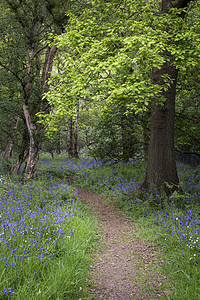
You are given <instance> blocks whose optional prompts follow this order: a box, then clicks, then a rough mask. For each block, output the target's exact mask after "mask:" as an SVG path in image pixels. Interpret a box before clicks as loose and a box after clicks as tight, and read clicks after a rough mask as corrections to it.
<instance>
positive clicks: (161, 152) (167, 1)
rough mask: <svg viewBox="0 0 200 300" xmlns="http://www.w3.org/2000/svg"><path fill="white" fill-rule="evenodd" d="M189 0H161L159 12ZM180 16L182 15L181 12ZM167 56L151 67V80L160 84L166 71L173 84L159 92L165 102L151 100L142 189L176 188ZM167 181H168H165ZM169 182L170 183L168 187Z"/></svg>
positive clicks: (173, 87) (170, 67)
mask: <svg viewBox="0 0 200 300" xmlns="http://www.w3.org/2000/svg"><path fill="white" fill-rule="evenodd" d="M191 1H192V0H176V1H172V0H163V1H162V9H161V13H170V9H171V8H172V7H174V8H185V7H186V6H187V5H188V4H189V3H190V2H191ZM181 17H182V18H183V17H184V15H183V14H182V15H181ZM162 54H165V55H166V56H167V58H168V61H166V62H165V63H164V64H163V65H162V67H161V69H157V68H154V69H153V70H152V78H153V83H154V84H160V85H163V84H164V82H163V79H162V76H163V75H169V76H170V78H171V80H172V84H171V86H170V88H169V89H168V90H167V91H165V90H164V89H163V90H162V94H161V96H164V97H165V99H166V100H165V102H164V105H163V106H161V105H156V104H155V101H153V103H152V119H151V134H150V142H149V147H148V158H147V168H146V175H145V180H144V182H143V184H142V186H141V189H149V188H150V187H151V186H156V187H161V186H162V187H163V188H164V190H165V192H166V193H167V194H170V193H172V192H173V191H174V190H175V189H177V188H178V187H177V186H178V184H179V179H178V175H177V170H176V160H175V151H174V119H175V95H176V82H177V76H178V70H177V69H176V68H175V66H174V64H173V62H174V57H173V56H172V55H171V53H169V52H167V51H165V53H161V55H162ZM166 183H167V184H166ZM170 186H171V187H170Z"/></svg>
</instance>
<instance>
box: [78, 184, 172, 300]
mask: <svg viewBox="0 0 200 300" xmlns="http://www.w3.org/2000/svg"><path fill="white" fill-rule="evenodd" d="M77 193H78V196H79V197H80V198H81V199H82V201H83V203H84V204H85V205H87V206H89V207H90V209H91V211H92V212H93V213H94V215H95V217H96V218H97V220H98V221H99V226H98V230H99V232H100V233H101V234H102V239H101V241H100V247H99V251H98V253H96V254H95V262H94V266H91V268H92V276H91V280H90V282H89V284H88V289H89V294H92V296H91V297H89V296H88V297H89V298H88V299H93V300H99V299H105V300H107V299H109V300H111V299H113V300H119V299H121V300H130V299H134V300H142V299H145V300H150V299H167V288H166V284H165V283H166V281H167V280H166V277H164V276H162V275H161V274H160V273H159V266H160V265H161V264H162V263H163V260H162V257H161V255H159V253H158V250H157V249H155V247H154V246H153V244H152V243H147V242H144V241H142V240H140V239H139V238H138V236H137V235H138V233H137V231H136V229H135V228H134V224H133V223H132V222H131V221H130V220H128V219H127V218H126V217H125V216H124V215H122V213H120V211H119V210H118V209H117V208H116V207H115V205H114V203H113V201H112V200H111V199H108V198H106V197H103V196H99V195H96V194H94V193H91V192H89V191H85V190H83V189H81V188H77Z"/></svg>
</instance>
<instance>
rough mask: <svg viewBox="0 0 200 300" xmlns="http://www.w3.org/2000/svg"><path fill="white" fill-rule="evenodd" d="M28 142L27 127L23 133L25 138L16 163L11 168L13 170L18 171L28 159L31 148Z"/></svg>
mask: <svg viewBox="0 0 200 300" xmlns="http://www.w3.org/2000/svg"><path fill="white" fill-rule="evenodd" d="M28 144H29V138H28V133H27V129H25V130H24V134H23V140H22V144H21V149H20V153H19V156H18V159H17V161H16V163H15V164H14V165H13V166H12V168H11V172H13V173H18V172H19V169H20V167H21V165H22V164H23V162H24V161H25V160H26V159H27V157H28V150H29V147H28Z"/></svg>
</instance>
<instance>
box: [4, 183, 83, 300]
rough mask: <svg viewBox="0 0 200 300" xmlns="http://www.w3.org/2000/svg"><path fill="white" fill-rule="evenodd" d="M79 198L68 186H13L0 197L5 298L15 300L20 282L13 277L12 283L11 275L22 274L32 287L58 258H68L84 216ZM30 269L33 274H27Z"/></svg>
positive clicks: (22, 277)
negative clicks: (76, 223)
mask: <svg viewBox="0 0 200 300" xmlns="http://www.w3.org/2000/svg"><path fill="white" fill-rule="evenodd" d="M76 198H77V196H76V193H75V192H73V191H72V190H71V189H70V187H69V186H66V185H57V186H51V185H47V186H43V187H42V188H38V187H37V186H34V185H33V186H23V185H18V186H14V185H13V186H12V188H11V187H10V190H9V191H8V192H7V193H4V194H0V212H1V215H0V250H1V251H0V274H1V282H0V293H1V294H2V297H1V296H0V298H1V299H4V298H3V295H11V296H12V298H9V299H15V286H16V283H15V280H13V277H12V278H11V281H9V278H10V277H9V276H10V274H16V276H19V274H20V276H21V280H22V281H24V280H25V281H26V282H27V285H29V282H32V281H34V280H35V278H36V277H37V275H38V274H39V273H40V269H42V268H44V266H47V265H49V264H50V263H51V261H52V260H53V259H56V257H58V255H68V253H67V252H66V249H65V244H66V242H67V240H68V239H69V238H70V237H72V236H73V235H74V228H73V220H74V217H75V215H76V216H77V215H78V214H80V212H79V209H80V207H79V205H78V202H77V200H76ZM66 223H67V224H68V225H67V226H66ZM34 266H37V268H35V269H34V270H32V268H34ZM27 268H28V269H30V270H32V271H30V272H29V273H27V272H26V269H27ZM24 273H25V274H24ZM23 274H24V275H23ZM27 276H29V278H27ZM16 280H17V279H16ZM13 281H14V283H13ZM19 281H20V280H19Z"/></svg>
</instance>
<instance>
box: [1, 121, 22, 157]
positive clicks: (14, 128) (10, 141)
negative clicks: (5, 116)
mask: <svg viewBox="0 0 200 300" xmlns="http://www.w3.org/2000/svg"><path fill="white" fill-rule="evenodd" d="M18 122H19V116H15V118H14V120H13V123H12V127H11V135H10V137H9V139H8V142H7V146H6V149H5V153H4V158H5V159H8V158H10V157H11V153H12V149H13V143H14V137H15V134H16V131H17V126H18Z"/></svg>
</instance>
